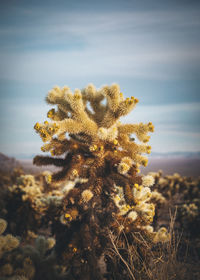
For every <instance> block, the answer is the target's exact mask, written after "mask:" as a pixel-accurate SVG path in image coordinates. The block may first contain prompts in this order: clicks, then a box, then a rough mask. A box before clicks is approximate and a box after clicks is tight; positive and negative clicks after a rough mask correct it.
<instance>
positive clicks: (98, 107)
mask: <svg viewBox="0 0 200 280" xmlns="http://www.w3.org/2000/svg"><path fill="white" fill-rule="evenodd" d="M104 100H105V101H106V103H103V102H104ZM46 101H47V103H49V104H52V105H56V106H57V110H56V109H55V108H53V109H51V110H50V111H49V112H48V114H47V116H48V118H49V119H50V120H51V121H50V122H48V121H45V122H44V123H43V124H40V123H36V124H35V130H36V132H37V133H38V134H39V135H40V136H41V138H42V140H43V141H44V142H45V144H44V145H43V146H42V148H41V149H42V151H43V152H50V153H51V156H36V157H35V158H34V163H35V164H36V165H38V166H41V165H55V166H57V167H61V171H59V172H56V173H53V174H52V175H49V176H48V178H47V180H48V182H49V183H50V184H51V185H59V186H60V188H65V185H66V184H68V182H69V181H72V182H74V184H72V185H71V188H69V189H68V191H67V193H66V194H65V196H64V197H63V199H62V209H61V211H60V213H59V215H57V217H55V218H54V220H53V221H52V224H51V227H52V233H53V234H55V236H56V252H57V255H58V256H59V257H60V258H62V260H63V261H64V263H65V265H66V267H67V268H68V273H69V275H70V277H71V278H69V279H84V280H86V279H94V278H96V279H102V273H101V271H100V269H99V266H98V264H99V259H102V256H104V253H105V250H106V248H107V247H108V246H109V244H111V239H110V232H112V234H119V233H120V232H121V231H122V230H123V231H124V232H125V234H126V238H127V239H128V240H129V243H132V242H134V243H137V238H135V236H136V235H137V234H140V235H141V236H142V237H143V238H144V239H145V240H147V241H148V242H149V244H152V243H153V242H154V243H157V242H164V241H166V240H168V238H169V234H168V233H167V230H166V229H165V228H161V229H160V230H159V231H158V232H154V229H153V227H152V226H151V223H152V221H153V217H154V213H155V212H154V210H155V207H154V204H153V203H151V202H150V198H151V190H150V187H151V186H152V185H153V183H154V179H153V177H152V176H141V175H139V167H140V165H144V166H146V165H147V162H148V160H147V158H146V157H145V156H144V155H143V154H144V153H147V154H149V153H150V151H151V147H150V146H149V145H147V142H148V141H149V138H150V136H148V135H147V134H148V132H153V130H154V126H153V124H152V123H151V122H149V123H148V124H143V123H139V124H121V123H120V121H119V118H120V117H121V116H124V115H126V114H128V113H129V112H130V111H131V110H132V109H133V108H134V107H135V105H136V104H137V103H138V99H136V98H135V97H131V98H126V99H125V98H124V96H123V94H122V93H121V92H120V88H119V86H118V85H117V84H113V85H111V86H104V87H102V88H101V89H99V90H97V89H96V88H95V87H94V86H93V85H92V84H90V85H88V86H87V87H86V88H84V89H83V90H79V89H76V90H75V92H74V94H73V93H72V92H71V90H70V89H69V88H68V87H63V88H62V89H61V88H59V87H58V86H57V87H55V88H53V89H52V90H51V91H50V92H49V93H48V95H47V98H46ZM132 134H135V135H136V137H137V138H138V141H140V142H142V143H141V144H139V143H137V142H136V141H135V139H134V138H133V137H132ZM133 233H135V235H133ZM137 248H138V250H139V251H140V255H141V258H146V255H147V252H146V250H145V249H144V248H143V249H140V246H138V247H137ZM104 261H107V260H106V259H104ZM123 269H124V268H122V270H123ZM108 270H109V268H108Z"/></svg>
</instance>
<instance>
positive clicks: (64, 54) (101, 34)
mask: <svg viewBox="0 0 200 280" xmlns="http://www.w3.org/2000/svg"><path fill="white" fill-rule="evenodd" d="M0 5H1V9H0V62H1V63H0V104H1V105H0V106H1V108H0V127H1V139H0V152H3V153H6V154H8V155H14V156H19V155H20V156H22V155H31V154H35V153H38V152H40V146H41V144H42V142H41V140H40V138H39V136H38V135H36V134H35V132H34V130H33V126H34V124H35V122H36V121H44V120H45V118H46V112H47V110H48V109H49V108H50V107H49V106H47V105H46V104H45V101H44V98H45V96H46V94H47V92H48V91H49V90H50V89H51V88H52V87H53V86H54V85H59V86H64V85H68V86H70V87H71V89H75V88H83V87H85V86H86V85H87V84H88V83H90V82H92V83H94V84H95V85H96V86H97V87H101V86H102V85H105V84H112V83H114V82H116V83H119V85H120V87H121V91H122V92H123V93H124V95H125V96H126V97H128V96H131V95H134V96H135V97H137V98H139V100H140V102H139V104H138V105H137V107H136V109H135V110H134V111H133V112H132V113H131V114H130V115H128V116H127V117H126V118H124V122H141V121H143V122H148V121H152V122H153V123H154V125H155V133H154V134H153V135H152V139H151V142H150V143H151V145H152V149H153V151H154V152H173V151H200V32H199V30H200V2H199V1H191V0H190V1H189V0H188V1H184V0H181V1H166V0H165V1H162V0H159V1H156V0H154V1H153V0H146V1H143V0H140V1H139V0H138V1H134V0H121V1H117V0H111V1H109V0H107V1H103V0H102V1H87V0H85V1H81V0H77V1H75V0H74V1H68V0H65V1H64V0H58V1H45V0H44V1H37V0H35V1H27V0H26V1H20V0H15V1H14V0H11V1H5V0H4V1H1V4H0Z"/></svg>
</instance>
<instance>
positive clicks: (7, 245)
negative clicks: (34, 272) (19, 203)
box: [0, 219, 19, 258]
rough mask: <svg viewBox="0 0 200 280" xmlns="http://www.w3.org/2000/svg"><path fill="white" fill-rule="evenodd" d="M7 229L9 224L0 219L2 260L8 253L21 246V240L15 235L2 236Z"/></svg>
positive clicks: (0, 254) (0, 253)
mask: <svg viewBox="0 0 200 280" xmlns="http://www.w3.org/2000/svg"><path fill="white" fill-rule="evenodd" d="M6 227H7V222H6V221H5V220H4V219H0V258H1V257H2V255H3V254H5V253H6V252H10V251H12V250H14V249H15V248H17V247H18V246H19V240H18V239H17V238H16V237H14V236H13V235H11V234H7V235H2V234H3V233H4V231H5V230H6Z"/></svg>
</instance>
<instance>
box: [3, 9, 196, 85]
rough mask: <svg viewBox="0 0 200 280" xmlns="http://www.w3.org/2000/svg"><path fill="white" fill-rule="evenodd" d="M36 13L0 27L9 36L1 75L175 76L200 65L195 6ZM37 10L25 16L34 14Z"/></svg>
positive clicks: (18, 77) (39, 78)
mask: <svg viewBox="0 0 200 280" xmlns="http://www.w3.org/2000/svg"><path fill="white" fill-rule="evenodd" d="M37 12H38V13H37V18H38V20H37V22H35V23H34V24H33V25H30V24H28V25H27V26H26V25H25V24H23V25H22V24H21V25H19V26H16V27H13V26H10V27H8V26H7V27H2V28H1V29H0V36H2V38H3V37H4V36H5V37H6V38H7V40H8V42H9V41H10V44H7V45H6V46H4V45H3V47H2V51H1V55H0V59H1V63H2V65H4V67H1V72H0V77H1V78H4V79H8V78H9V79H10V78H12V79H14V80H22V81H32V82H33V81H35V82H36V81H44V80H45V81H49V80H52V79H54V78H55V79H56V78H57V79H61V78H64V77H68V78H70V77H77V79H78V78H79V77H83V76H84V77H91V78H92V77H94V76H110V75H112V76H125V77H143V78H144V77H145V78H153V79H177V78H180V77H181V76H182V75H184V76H187V77H189V76H191V71H192V70H193V71H195V69H197V68H198V67H199V63H200V54H199V46H200V40H199V38H196V37H195V38H194V36H193V37H192V38H191V36H192V32H195V30H199V27H200V21H199V20H198V16H199V12H198V11H195V10H192V11H186V10H179V11H168V12H164V11H156V12H152V11H146V12H134V11H130V12H128V11H126V12H124V11H123V12H116V11H115V12H112V13H108V12H104V13H99V12H94V13H86V12H85V13H79V12H78V13H77V12H76V13H75V12H63V11H59V12H58V11H57V12H51V13H47V14H45V15H43V13H41V12H39V11H37ZM35 13H36V10H33V11H32V12H30V14H29V16H30V17H31V16H32V17H33V18H34V19H35V17H36V14H35ZM186 19H188V20H186ZM183 31H184V36H185V37H184V36H183ZM196 32H197V31H196ZM194 40H195V43H194V42H193V41H194Z"/></svg>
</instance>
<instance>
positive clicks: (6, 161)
mask: <svg viewBox="0 0 200 280" xmlns="http://www.w3.org/2000/svg"><path fill="white" fill-rule="evenodd" d="M20 166H21V164H20V162H19V161H18V160H16V159H15V158H14V157H8V156H6V155H4V154H2V153H0V170H2V171H7V172H9V171H11V170H13V169H14V168H16V167H20Z"/></svg>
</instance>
